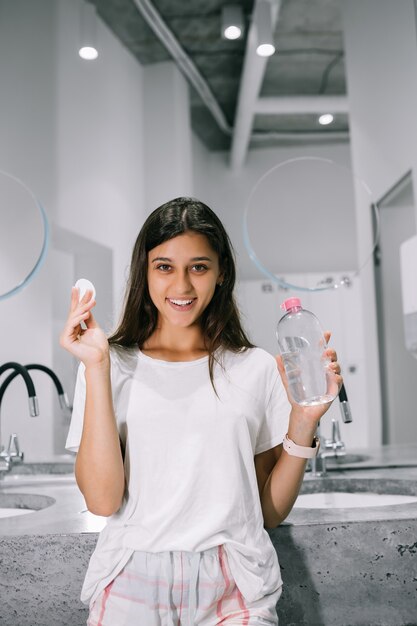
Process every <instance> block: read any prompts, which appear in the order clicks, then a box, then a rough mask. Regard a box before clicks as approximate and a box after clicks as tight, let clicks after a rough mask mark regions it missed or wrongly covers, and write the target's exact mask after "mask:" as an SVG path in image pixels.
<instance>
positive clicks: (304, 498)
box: [294, 491, 417, 509]
mask: <svg viewBox="0 0 417 626" xmlns="http://www.w3.org/2000/svg"><path fill="white" fill-rule="evenodd" d="M416 502H417V497H415V496H404V495H400V494H385V493H370V492H365V493H349V492H348V491H328V492H326V491H325V492H318V493H306V494H300V495H299V496H298V498H297V500H296V502H295V504H294V506H295V507H299V508H303V509H337V508H342V509H351V508H358V507H370V506H391V505H393V504H413V503H416Z"/></svg>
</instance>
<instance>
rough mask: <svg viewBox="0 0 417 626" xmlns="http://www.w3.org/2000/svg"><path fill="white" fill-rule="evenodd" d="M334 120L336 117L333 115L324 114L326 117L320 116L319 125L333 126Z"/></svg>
mask: <svg viewBox="0 0 417 626" xmlns="http://www.w3.org/2000/svg"><path fill="white" fill-rule="evenodd" d="M333 120H334V117H333V115H332V114H331V113H324V115H320V117H319V124H322V126H326V125H327V124H331V123H332V122H333Z"/></svg>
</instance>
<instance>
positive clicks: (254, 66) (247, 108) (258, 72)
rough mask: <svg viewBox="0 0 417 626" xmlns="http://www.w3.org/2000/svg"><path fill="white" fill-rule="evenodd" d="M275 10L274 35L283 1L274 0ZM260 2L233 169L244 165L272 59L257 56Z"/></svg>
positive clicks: (237, 126)
mask: <svg viewBox="0 0 417 626" xmlns="http://www.w3.org/2000/svg"><path fill="white" fill-rule="evenodd" d="M270 2H271V8H272V20H271V21H272V32H274V31H275V26H276V23H277V20H278V14H279V10H280V6H281V1H280V0H270ZM258 5H259V1H258V0H255V5H254V10H253V13H252V23H251V25H250V28H249V32H248V36H247V40H246V51H245V59H244V62H243V71H242V76H241V79H240V87H239V95H238V103H237V108H236V116H235V127H234V132H233V138H232V148H231V156H230V161H231V166H232V169H238V168H240V167H241V166H242V164H243V162H244V160H245V157H246V152H247V150H248V147H249V141H250V137H251V131H252V126H253V118H254V116H255V103H256V101H257V98H258V95H259V92H260V90H261V85H262V81H263V77H264V74H265V69H266V64H267V61H268V59H267V58H266V57H260V56H259V55H257V54H256V44H257V35H256V11H257V8H258Z"/></svg>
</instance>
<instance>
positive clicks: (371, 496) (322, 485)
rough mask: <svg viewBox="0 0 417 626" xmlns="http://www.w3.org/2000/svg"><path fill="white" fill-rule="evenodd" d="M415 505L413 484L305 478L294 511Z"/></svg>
mask: <svg viewBox="0 0 417 626" xmlns="http://www.w3.org/2000/svg"><path fill="white" fill-rule="evenodd" d="M404 504H417V487H416V482H415V481H408V480H392V479H388V478H385V479H382V478H378V479H375V478H368V479H366V478H365V479H362V478H343V479H339V478H328V477H323V478H319V479H312V478H311V479H310V478H308V479H307V478H306V479H305V480H304V481H303V485H302V487H301V490H300V495H299V496H298V498H297V500H296V501H295V504H294V508H303V509H337V508H342V509H352V508H369V507H380V506H395V505H404Z"/></svg>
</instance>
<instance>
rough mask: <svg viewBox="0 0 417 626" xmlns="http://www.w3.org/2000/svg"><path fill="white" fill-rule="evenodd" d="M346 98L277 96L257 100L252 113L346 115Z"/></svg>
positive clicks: (347, 108) (347, 105)
mask: <svg viewBox="0 0 417 626" xmlns="http://www.w3.org/2000/svg"><path fill="white" fill-rule="evenodd" d="M348 112H349V104H348V99H347V97H346V96H279V97H263V98H258V99H257V100H256V102H255V104H254V113H258V114H261V115H282V114H291V113H294V114H299V113H307V114H308V113H348Z"/></svg>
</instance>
